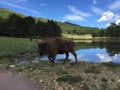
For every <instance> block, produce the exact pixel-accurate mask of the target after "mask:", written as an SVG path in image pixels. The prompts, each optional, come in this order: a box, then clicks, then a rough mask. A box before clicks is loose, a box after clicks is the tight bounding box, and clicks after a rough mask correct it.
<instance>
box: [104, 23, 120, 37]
mask: <svg viewBox="0 0 120 90" xmlns="http://www.w3.org/2000/svg"><path fill="white" fill-rule="evenodd" d="M106 32H107V35H108V36H109V37H117V38H118V37H120V26H119V24H118V25H116V24H115V23H111V25H110V26H109V27H107V29H106Z"/></svg>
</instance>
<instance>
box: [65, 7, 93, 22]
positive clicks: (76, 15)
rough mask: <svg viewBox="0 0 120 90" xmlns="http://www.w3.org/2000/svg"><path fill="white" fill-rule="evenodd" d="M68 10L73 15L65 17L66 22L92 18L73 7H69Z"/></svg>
mask: <svg viewBox="0 0 120 90" xmlns="http://www.w3.org/2000/svg"><path fill="white" fill-rule="evenodd" d="M67 8H68V9H69V10H70V12H71V14H67V15H65V16H64V17H63V19H64V20H71V21H85V20H86V19H85V18H86V17H90V16H91V15H90V14H89V13H85V12H82V11H80V10H78V9H76V8H75V7H73V6H67Z"/></svg>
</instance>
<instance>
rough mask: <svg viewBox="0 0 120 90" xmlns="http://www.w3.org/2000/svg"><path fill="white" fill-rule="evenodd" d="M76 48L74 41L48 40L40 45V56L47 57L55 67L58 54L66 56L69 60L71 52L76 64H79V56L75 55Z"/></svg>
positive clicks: (55, 38) (57, 38) (56, 38)
mask: <svg viewBox="0 0 120 90" xmlns="http://www.w3.org/2000/svg"><path fill="white" fill-rule="evenodd" d="M74 46H75V44H74V42H73V40H66V39H62V38H59V37H54V38H47V39H45V40H44V41H42V42H40V43H38V51H39V54H40V56H43V55H47V57H48V58H49V60H50V61H51V62H52V65H53V66H54V60H55V57H56V54H66V59H68V57H69V52H71V53H72V55H73V56H74V57H75V62H76V63H77V55H76V53H75V50H74ZM66 59H65V60H66ZM64 63H65V61H64Z"/></svg>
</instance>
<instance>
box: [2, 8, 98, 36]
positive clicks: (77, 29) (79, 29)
mask: <svg viewBox="0 0 120 90" xmlns="http://www.w3.org/2000/svg"><path fill="white" fill-rule="evenodd" d="M11 14H16V15H19V16H20V17H25V15H23V14H21V13H19V12H15V11H12V10H9V9H5V8H0V18H2V19H6V18H9V16H10V15H11ZM34 19H35V20H36V21H42V22H47V21H48V20H49V19H45V18H36V17H34ZM55 22H57V24H58V25H59V26H60V28H61V29H62V33H66V34H78V35H81V34H93V33H96V32H98V31H99V29H98V28H93V27H85V26H80V25H76V24H73V23H70V22H58V21H55Z"/></svg>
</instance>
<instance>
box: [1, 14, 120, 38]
mask: <svg viewBox="0 0 120 90" xmlns="http://www.w3.org/2000/svg"><path fill="white" fill-rule="evenodd" d="M63 26H64V27H63ZM61 27H62V28H61ZM61 33H67V34H77V35H84V34H90V35H92V36H93V38H95V37H117V38H118V37H120V24H118V25H116V24H115V23H111V25H110V26H108V27H107V28H106V29H99V28H90V27H81V26H75V25H73V26H71V25H69V23H68V24H66V23H61V25H60V24H59V25H58V23H57V22H55V21H53V20H48V21H47V22H42V21H40V20H36V19H35V18H33V17H31V16H27V17H20V16H19V15H16V14H11V15H10V16H9V17H8V18H7V19H3V18H0V36H11V37H27V38H46V37H54V36H61Z"/></svg>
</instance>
